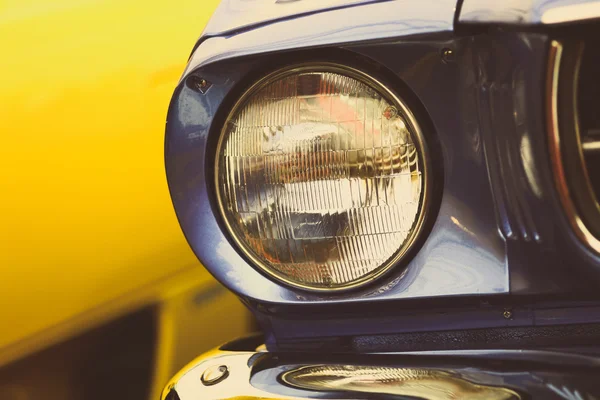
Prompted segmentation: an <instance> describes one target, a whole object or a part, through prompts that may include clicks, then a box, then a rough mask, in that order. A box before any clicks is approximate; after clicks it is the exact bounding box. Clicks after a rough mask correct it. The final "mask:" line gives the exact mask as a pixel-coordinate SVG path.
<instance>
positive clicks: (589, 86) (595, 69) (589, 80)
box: [577, 39, 600, 203]
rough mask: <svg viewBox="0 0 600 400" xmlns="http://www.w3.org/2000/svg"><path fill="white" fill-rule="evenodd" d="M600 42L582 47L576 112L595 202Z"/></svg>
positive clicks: (599, 175) (599, 188) (599, 162)
mask: <svg viewBox="0 0 600 400" xmlns="http://www.w3.org/2000/svg"><path fill="white" fill-rule="evenodd" d="M599 73H600V40H598V39H591V40H587V41H586V42H585V43H584V44H583V51H582V54H581V59H580V63H579V85H578V88H577V89H578V90H577V109H578V117H579V118H578V119H579V121H578V122H579V131H580V134H581V139H580V140H581V146H582V149H583V155H584V161H585V166H586V168H587V173H588V178H589V181H590V184H591V186H592V188H593V192H594V197H595V200H596V203H598V199H599V198H600V76H599Z"/></svg>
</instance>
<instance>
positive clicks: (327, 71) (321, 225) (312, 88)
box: [215, 64, 428, 290]
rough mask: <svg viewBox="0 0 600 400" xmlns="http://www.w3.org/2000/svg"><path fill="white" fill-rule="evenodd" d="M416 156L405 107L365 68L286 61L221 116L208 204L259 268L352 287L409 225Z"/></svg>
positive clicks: (418, 194)
mask: <svg viewBox="0 0 600 400" xmlns="http://www.w3.org/2000/svg"><path fill="white" fill-rule="evenodd" d="M427 156H428V155H427V153H426V146H425V143H424V141H423V138H422V134H421V131H420V128H419V126H418V125H417V123H416V121H415V119H414V117H413V115H412V113H411V112H410V111H409V109H408V108H407V107H406V105H405V104H404V103H403V102H402V101H401V100H400V99H399V98H398V97H396V96H395V95H394V94H393V93H392V92H391V91H389V90H388V89H387V88H386V87H384V86H383V85H382V84H380V83H379V82H377V81H376V80H374V79H373V78H371V77H369V76H367V75H366V74H364V73H362V72H359V71H356V70H353V69H350V68H347V67H342V66H337V65H330V64H320V65H305V66H302V67H292V68H287V69H285V70H281V71H278V72H276V73H273V74H270V75H269V76H267V77H265V78H264V79H262V80H260V81H259V82H257V83H256V84H255V85H253V86H252V87H251V88H250V89H249V90H248V91H247V92H246V93H244V94H243V95H242V96H241V98H240V99H239V101H238V102H237V104H236V105H235V106H234V107H233V109H232V110H231V112H230V114H229V116H228V118H227V119H226V122H225V124H224V126H223V129H222V132H221V137H220V139H219V144H218V148H217V156H216V169H215V177H216V187H217V199H218V204H219V208H220V210H221V214H222V217H223V219H224V222H225V225H226V226H227V229H228V230H229V233H230V234H231V236H232V238H233V239H234V241H235V242H236V244H237V245H238V246H239V248H240V249H241V250H242V251H243V253H244V254H245V255H246V256H247V257H248V258H249V259H250V260H252V261H253V262H254V264H255V265H256V266H257V267H259V268H260V269H261V270H262V271H264V272H265V273H267V274H268V275H270V276H272V277H274V278H277V279H279V280H281V281H283V282H285V283H287V284H289V285H293V286H296V287H301V288H304V289H308V290H336V289H346V288H350V287H356V286H359V285H362V284H365V283H367V282H369V281H371V280H372V279H375V278H376V277H378V276H380V275H381V274H383V273H384V272H386V271H387V270H389V269H390V268H391V267H392V266H394V265H395V264H397V263H398V261H399V260H400V259H401V258H402V257H403V256H404V255H405V254H406V252H407V250H408V249H409V248H410V247H411V245H412V244H413V243H414V241H415V238H416V237H417V235H418V234H419V231H420V230H421V228H422V225H423V219H424V218H423V217H424V211H425V208H426V207H425V201H426V200H427V190H426V187H427V186H426V181H427V178H428V176H427V168H426V164H427V163H426V162H425V161H426V157H427Z"/></svg>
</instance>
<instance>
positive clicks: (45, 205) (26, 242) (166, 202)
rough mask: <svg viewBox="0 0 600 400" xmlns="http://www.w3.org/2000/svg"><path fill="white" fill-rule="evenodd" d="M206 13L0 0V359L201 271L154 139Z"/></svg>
mask: <svg viewBox="0 0 600 400" xmlns="http://www.w3.org/2000/svg"><path fill="white" fill-rule="evenodd" d="M217 3H218V1H217V0H169V1H154V0H0V130H1V133H2V134H1V138H2V143H1V145H0V188H1V191H0V224H1V227H2V228H1V229H0V289H1V290H0V321H2V326H3V328H2V329H0V353H1V352H2V351H3V350H6V349H7V348H9V347H10V345H11V344H14V343H16V342H17V341H19V340H22V339H23V338H26V337H31V335H34V334H36V333H38V332H41V331H44V330H45V329H47V328H49V327H56V326H60V324H61V323H63V322H65V321H68V320H71V319H72V318H74V317H77V316H81V315H82V314H85V313H86V312H88V310H90V309H93V308H96V309H97V307H99V306H102V305H103V304H107V303H108V302H111V301H112V302H113V303H112V304H113V308H115V306H114V302H115V299H120V298H122V297H123V296H125V297H124V298H129V299H131V296H132V293H133V296H134V297H135V295H134V294H135V293H136V291H138V290H139V288H140V287H148V286H149V285H150V286H151V285H152V284H153V283H154V282H157V281H160V280H162V279H164V278H166V277H169V276H172V275H173V274H175V273H178V272H182V271H183V270H185V269H188V268H195V269H196V270H197V271H198V274H207V273H206V271H205V270H204V269H202V268H200V267H198V265H199V264H198V262H197V260H196V258H195V257H194V255H193V254H192V252H191V251H190V250H189V248H188V246H187V244H186V243H185V240H184V238H183V235H182V234H181V232H180V229H179V226H178V224H177V221H176V218H175V215H174V212H173V209H172V206H171V202H170V199H169V194H168V190H167V184H166V179H165V174H164V165H163V138H164V121H165V115H166V111H167V106H168V102H169V99H170V96H171V94H172V91H173V89H174V87H175V85H176V83H177V80H178V79H179V76H180V74H181V72H182V71H183V68H184V65H185V62H186V61H187V60H186V58H187V56H188V55H189V52H190V50H191V48H192V46H193V44H194V42H195V40H196V38H197V37H198V36H199V35H200V33H201V31H202V29H203V27H204V25H205V24H206V22H207V20H208V18H209V16H210V14H211V13H212V12H213V10H214V8H215V7H216V5H217ZM117 302H118V300H117ZM115 309H118V306H117V307H116V308H115ZM0 358H1V357H0Z"/></svg>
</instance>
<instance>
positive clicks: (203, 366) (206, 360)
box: [162, 350, 600, 400]
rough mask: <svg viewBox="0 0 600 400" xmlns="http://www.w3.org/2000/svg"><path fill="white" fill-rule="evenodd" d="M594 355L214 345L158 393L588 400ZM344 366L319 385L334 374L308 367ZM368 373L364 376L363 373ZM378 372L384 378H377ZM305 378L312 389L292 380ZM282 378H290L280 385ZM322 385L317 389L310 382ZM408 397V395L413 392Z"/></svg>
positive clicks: (183, 396)
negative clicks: (208, 378) (210, 378)
mask: <svg viewBox="0 0 600 400" xmlns="http://www.w3.org/2000/svg"><path fill="white" fill-rule="evenodd" d="M213 365H220V366H222V368H227V370H228V373H229V375H228V376H227V378H225V379H223V380H222V381H221V382H219V383H218V384H215V385H211V386H206V385H203V384H202V383H201V381H200V379H198V376H200V375H201V374H202V373H203V371H206V370H207V369H208V368H210V367H211V366H213ZM599 367H600V359H598V358H596V357H593V356H581V355H576V354H570V353H560V352H545V351H530V352H527V351H525V352H511V351H487V352H475V353H474V352H468V351H467V352H447V353H445V352H439V353H402V354H400V353H399V354H388V355H375V354H363V355H352V356H331V355H330V356H327V357H322V356H319V355H316V354H312V355H299V354H296V355H293V354H286V353H271V352H254V351H251V350H249V351H227V350H214V351H212V352H210V353H207V354H205V355H203V356H201V357H199V358H197V359H196V360H194V361H193V362H192V363H190V364H189V365H188V366H187V367H186V368H184V369H183V370H182V371H180V372H179V373H178V375H177V376H175V377H174V378H173V379H172V380H171V382H169V384H168V385H167V387H166V388H165V390H164V391H163V396H162V399H164V400H168V399H170V398H171V397H169V396H172V395H173V394H171V395H169V393H174V392H176V393H177V395H178V396H179V397H178V398H179V399H180V400H192V399H198V398H202V399H237V398H240V397H243V398H245V399H270V398H272V399H364V398H366V396H368V398H385V399H394V398H397V399H404V398H406V397H405V396H406V395H412V396H416V398H419V399H427V400H446V399H455V398H460V399H484V398H485V399H511V400H518V399H528V398H534V399H548V400H554V399H579V400H592V399H594V398H595V397H594V396H596V395H597V393H598V392H599V391H600V386H599V383H598V380H597V379H595V377H596V373H597V370H598V368H599ZM325 369H331V370H338V371H342V373H343V376H344V378H342V379H339V380H337V382H335V383H332V385H333V387H334V388H333V389H327V388H326V387H325V385H326V382H327V380H328V379H334V376H335V374H334V373H331V372H329V373H324V374H323V375H322V377H321V378H317V377H315V378H312V379H311V377H310V373H311V372H310V371H315V372H313V373H315V374H318V371H321V370H325ZM365 371H369V372H368V376H366V377H365V378H366V379H363V378H362V377H361V375H363V374H365V373H366V372H365ZM377 371H381V372H380V373H381V374H382V375H384V376H385V379H382V380H381V381H379V382H378V381H377V380H376V379H375V378H376V376H377ZM291 374H297V375H300V376H302V377H304V378H305V379H306V380H307V381H309V382H311V381H312V382H314V383H313V384H312V385H307V386H310V388H311V389H312V390H308V388H305V387H302V386H304V385H302V386H300V385H298V384H295V383H296V382H297V381H298V379H296V380H292V381H291V382H290V378H288V377H289V376H290V375H291ZM282 379H284V380H287V381H288V383H286V384H284V383H282ZM315 385H316V386H323V387H321V388H320V390H319V389H317V388H316V387H314V386H315ZM411 398H413V397H411Z"/></svg>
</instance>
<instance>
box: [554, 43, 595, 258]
mask: <svg viewBox="0 0 600 400" xmlns="http://www.w3.org/2000/svg"><path fill="white" fill-rule="evenodd" d="M562 53H563V46H562V44H561V43H559V42H557V41H552V43H551V45H550V51H549V55H548V71H547V81H546V90H547V93H548V95H547V96H546V114H547V125H548V127H547V129H548V132H547V133H548V146H549V148H548V150H549V152H550V161H551V164H552V172H553V173H554V183H555V186H556V190H557V192H558V197H559V198H560V202H561V204H562V206H563V210H564V212H565V216H566V217H567V220H568V221H569V224H570V225H571V228H572V229H573V232H574V233H575V235H576V236H577V237H578V238H579V240H581V241H582V242H583V243H584V244H585V245H586V246H588V247H589V248H590V249H591V250H593V251H595V252H596V253H598V254H600V240H598V238H597V237H596V236H594V235H593V234H592V233H591V232H590V230H589V229H588V227H587V226H586V224H585V223H584V222H583V220H582V219H581V217H580V215H579V213H578V211H577V208H576V207H575V204H574V203H573V199H572V197H571V195H570V191H569V185H568V182H567V175H566V172H565V167H564V165H563V161H562V160H563V154H562V150H561V139H560V132H559V128H558V126H559V125H558V81H559V77H560V73H559V72H560V64H561V59H562Z"/></svg>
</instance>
